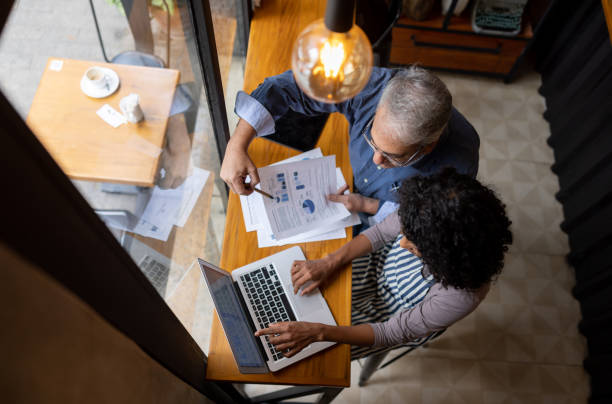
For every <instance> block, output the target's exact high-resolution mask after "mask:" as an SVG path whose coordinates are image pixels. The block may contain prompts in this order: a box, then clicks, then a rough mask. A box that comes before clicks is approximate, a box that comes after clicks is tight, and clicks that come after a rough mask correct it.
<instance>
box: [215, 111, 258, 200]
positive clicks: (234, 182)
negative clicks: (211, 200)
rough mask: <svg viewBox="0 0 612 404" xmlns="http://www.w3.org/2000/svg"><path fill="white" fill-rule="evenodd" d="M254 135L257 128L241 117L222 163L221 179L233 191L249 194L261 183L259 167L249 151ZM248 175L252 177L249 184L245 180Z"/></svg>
mask: <svg viewBox="0 0 612 404" xmlns="http://www.w3.org/2000/svg"><path fill="white" fill-rule="evenodd" d="M254 137H255V129H253V128H252V127H251V125H249V123H248V122H246V121H245V120H242V119H241V120H240V121H239V122H238V126H236V130H235V131H234V134H233V135H232V137H231V138H230V141H229V142H228V143H227V148H226V149H225V157H223V163H222V164H221V173H220V176H221V179H223V181H225V183H226V184H227V185H228V186H229V187H230V188H231V190H232V191H234V192H235V193H237V194H240V195H249V194H250V193H252V192H253V187H254V186H255V185H256V184H258V183H259V175H258V174H257V167H255V164H253V161H251V158H250V157H249V154H248V153H247V149H248V147H249V143H250V142H251V140H252V139H253V138H254ZM247 175H248V176H250V177H251V182H250V183H249V184H247V183H246V182H245V179H246V176H247Z"/></svg>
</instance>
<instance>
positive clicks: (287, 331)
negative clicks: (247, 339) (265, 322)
mask: <svg viewBox="0 0 612 404" xmlns="http://www.w3.org/2000/svg"><path fill="white" fill-rule="evenodd" d="M324 327H325V325H323V324H320V323H307V322H305V321H289V322H282V323H274V324H270V325H269V326H268V328H264V329H262V330H259V331H257V332H256V333H255V336H256V337H260V336H262V335H270V337H269V340H270V343H271V344H273V345H274V346H275V347H276V349H278V350H279V351H281V352H283V355H285V356H286V357H287V358H291V357H292V356H293V355H295V354H297V353H298V352H300V351H301V350H302V349H304V348H306V347H307V346H308V345H310V344H312V343H313V342H319V341H323V329H324Z"/></svg>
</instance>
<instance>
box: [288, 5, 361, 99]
mask: <svg viewBox="0 0 612 404" xmlns="http://www.w3.org/2000/svg"><path fill="white" fill-rule="evenodd" d="M351 15H352V13H351ZM291 66H292V69H293V75H294V76H295V80H296V82H297V84H298V86H300V88H301V89H302V91H304V92H305V93H306V94H307V95H308V96H309V97H311V98H314V99H316V100H319V101H322V102H327V103H337V102H341V101H344V100H347V99H349V98H352V97H354V96H355V95H356V94H357V93H359V92H360V91H361V90H362V89H363V87H364V86H365V85H366V83H367V82H368V79H369V78H370V73H371V71H372V46H371V45H370V41H369V40H368V38H367V36H366V35H365V33H364V32H363V31H362V30H361V28H359V27H358V26H357V25H354V24H353V25H352V27H351V28H350V29H349V30H348V31H346V32H334V31H331V30H330V29H329V28H328V27H327V26H326V24H325V22H324V20H323V19H321V20H317V21H315V22H313V23H312V24H310V25H309V26H307V27H306V28H305V29H304V30H303V31H302V32H301V33H300V35H299V36H298V38H297V39H296V41H295V44H294V46H293V53H292V57H291Z"/></svg>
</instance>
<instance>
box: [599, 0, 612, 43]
mask: <svg viewBox="0 0 612 404" xmlns="http://www.w3.org/2000/svg"><path fill="white" fill-rule="evenodd" d="M601 6H602V7H603V10H604V16H605V17H606V25H607V26H608V35H609V36H610V42H612V0H601Z"/></svg>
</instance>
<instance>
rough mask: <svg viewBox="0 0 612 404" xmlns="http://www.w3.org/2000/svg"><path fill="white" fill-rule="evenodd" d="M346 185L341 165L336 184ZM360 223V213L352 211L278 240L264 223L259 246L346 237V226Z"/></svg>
mask: <svg viewBox="0 0 612 404" xmlns="http://www.w3.org/2000/svg"><path fill="white" fill-rule="evenodd" d="M344 185H346V181H345V179H344V176H343V175H342V170H341V169H340V168H339V167H336V186H337V188H340V187H342V186H344ZM347 193H349V191H348V190H347V191H346V192H345V194H347ZM258 195H259V194H258ZM255 203H256V202H254V204H253V205H255ZM260 203H261V204H262V205H263V200H262V201H260ZM359 223H361V220H360V219H359V215H357V213H351V215H350V216H348V217H346V218H344V219H342V220H340V221H337V222H334V223H331V224H329V225H325V226H321V227H319V228H317V229H315V230H311V231H309V232H305V233H302V234H298V235H296V236H293V237H289V238H285V239H280V240H276V239H275V238H274V235H273V234H272V231H271V230H270V228H269V227H267V226H265V224H263V225H260V228H259V229H258V230H257V242H258V245H259V248H262V247H272V246H283V245H286V244H297V243H308V242H312V241H324V240H335V239H339V238H345V237H346V231H345V228H346V227H352V226H354V225H356V224H359Z"/></svg>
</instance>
